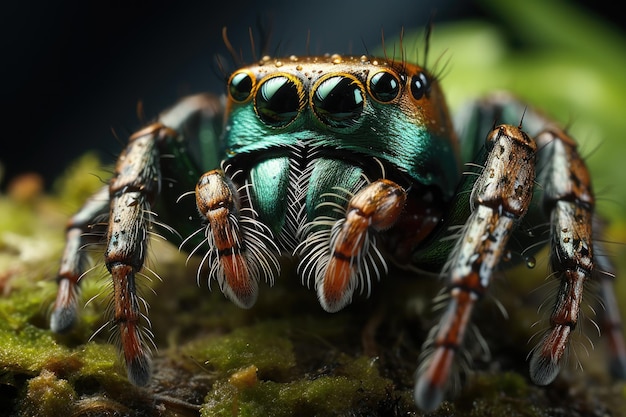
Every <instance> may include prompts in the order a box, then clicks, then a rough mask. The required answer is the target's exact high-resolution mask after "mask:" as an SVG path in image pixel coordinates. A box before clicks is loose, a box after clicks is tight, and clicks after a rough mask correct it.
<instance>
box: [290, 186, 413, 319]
mask: <svg viewBox="0 0 626 417" xmlns="http://www.w3.org/2000/svg"><path fill="white" fill-rule="evenodd" d="M405 202H406V191H405V190H404V189H403V188H402V187H400V186H399V185H397V184H396V183H394V182H392V181H389V180H386V179H381V180H377V181H375V182H373V183H371V184H369V185H367V186H365V187H364V188H362V189H361V190H360V191H358V192H357V193H356V194H355V195H354V196H353V197H352V198H351V199H350V201H349V203H348V206H347V208H346V211H345V217H344V218H342V219H340V220H336V221H332V227H331V228H330V229H328V228H327V229H322V230H319V231H317V232H314V233H312V234H311V236H309V237H308V238H307V240H306V241H305V244H304V245H303V246H302V249H301V250H302V253H305V255H304V256H303V258H302V261H301V262H300V266H299V268H300V270H301V273H302V274H303V276H304V280H308V278H307V277H309V278H310V277H312V278H314V279H315V288H316V290H317V296H318V299H319V301H320V304H321V306H322V307H323V308H324V310H326V311H328V312H336V311H339V310H341V309H342V308H343V307H345V306H346V305H347V304H348V303H350V301H351V300H352V295H353V293H354V290H355V289H356V288H357V286H358V284H359V282H361V284H362V285H363V286H365V285H367V286H368V287H369V286H370V280H371V275H372V274H373V275H376V276H377V277H378V276H379V275H380V273H379V271H378V269H377V268H376V263H377V262H378V263H380V264H381V267H386V266H385V263H384V260H383V259H382V257H381V256H380V253H378V252H377V249H376V245H375V243H374V239H375V238H374V236H373V235H372V232H377V231H382V230H386V229H388V228H390V227H391V226H393V224H394V223H395V222H396V221H397V220H398V218H399V217H400V214H401V213H402V210H403V208H404V204H405ZM313 224H315V222H313ZM363 281H365V282H363Z"/></svg>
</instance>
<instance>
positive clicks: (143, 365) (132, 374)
mask: <svg viewBox="0 0 626 417" xmlns="http://www.w3.org/2000/svg"><path fill="white" fill-rule="evenodd" d="M126 368H127V375H128V380H129V381H130V383H131V384H133V385H136V386H138V387H145V386H146V385H148V383H149V382H150V377H151V376H152V360H151V359H150V355H148V354H147V353H145V352H144V353H141V354H139V356H137V357H136V358H133V359H131V360H130V361H127V362H126Z"/></svg>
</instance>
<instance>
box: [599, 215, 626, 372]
mask: <svg viewBox="0 0 626 417" xmlns="http://www.w3.org/2000/svg"><path fill="white" fill-rule="evenodd" d="M593 227H594V235H598V236H601V235H602V233H601V230H603V229H604V228H603V225H602V224H600V222H594V224H593ZM593 244H594V251H595V256H594V263H595V266H594V274H593V279H594V280H596V281H598V282H599V283H600V300H601V303H602V305H601V306H600V309H599V312H598V315H599V316H600V328H601V329H602V333H603V334H604V335H606V337H607V338H608V341H609V355H610V360H609V370H610V372H611V374H612V375H613V376H614V377H615V378H619V379H626V343H625V342H624V333H623V331H622V329H623V326H622V320H621V315H620V310H619V307H618V305H619V304H618V302H617V299H616V298H615V290H614V287H613V285H614V282H613V281H614V278H615V272H614V271H615V266H614V265H613V263H612V262H611V259H610V258H609V257H608V255H607V254H606V250H605V248H604V243H603V242H602V241H601V240H599V239H594V241H593Z"/></svg>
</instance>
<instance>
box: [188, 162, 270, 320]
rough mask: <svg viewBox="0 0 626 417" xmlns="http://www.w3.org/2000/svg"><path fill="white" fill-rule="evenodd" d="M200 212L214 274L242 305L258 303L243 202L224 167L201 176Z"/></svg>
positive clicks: (198, 201)
mask: <svg viewBox="0 0 626 417" xmlns="http://www.w3.org/2000/svg"><path fill="white" fill-rule="evenodd" d="M196 204H197V206H198V211H199V212H200V213H201V214H202V215H203V216H204V217H205V218H206V220H207V226H206V238H207V242H208V246H209V251H210V252H209V256H211V255H215V256H214V257H213V258H214V262H213V263H212V264H210V265H209V268H210V271H211V272H210V274H211V275H215V277H216V278H217V280H218V282H219V284H220V288H221V290H222V292H223V293H224V294H225V295H226V296H227V297H228V298H229V299H230V300H231V301H233V302H234V303H235V304H237V305H238V306H240V307H242V308H250V307H252V306H253V305H254V303H255V301H256V299H257V295H258V292H259V286H258V282H257V278H258V277H255V276H252V275H251V273H250V269H249V267H248V259H247V258H246V257H245V253H246V246H245V241H244V239H243V236H242V233H241V228H240V226H239V212H240V209H241V204H240V201H239V198H238V194H237V189H236V188H235V185H234V184H233V183H232V181H231V180H230V179H229V178H228V177H226V176H225V175H224V171H222V170H212V171H209V172H207V173H205V174H204V175H202V177H200V180H199V181H198V185H197V186H196Z"/></svg>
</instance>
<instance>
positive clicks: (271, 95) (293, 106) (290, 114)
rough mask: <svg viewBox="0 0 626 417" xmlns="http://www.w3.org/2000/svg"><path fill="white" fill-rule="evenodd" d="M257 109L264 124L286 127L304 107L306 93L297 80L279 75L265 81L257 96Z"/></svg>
mask: <svg viewBox="0 0 626 417" xmlns="http://www.w3.org/2000/svg"><path fill="white" fill-rule="evenodd" d="M254 100H255V109H256V112H257V114H258V115H259V118H260V119H261V120H262V121H263V123H265V124H267V125H268V126H271V127H284V126H287V125H288V124H289V123H291V122H292V121H293V120H294V119H295V118H296V117H297V116H298V113H300V110H302V108H303V107H304V92H303V89H302V86H301V84H300V83H296V79H293V78H290V77H287V76H285V75H277V76H274V77H271V78H267V79H265V80H263V82H262V84H261V85H260V86H259V88H258V89H257V92H256V96H255V99H254Z"/></svg>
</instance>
